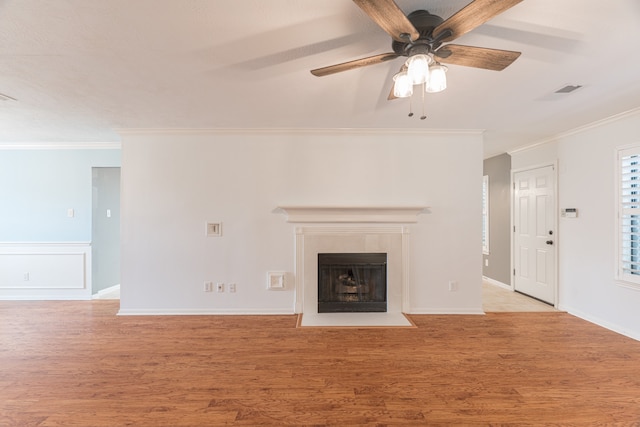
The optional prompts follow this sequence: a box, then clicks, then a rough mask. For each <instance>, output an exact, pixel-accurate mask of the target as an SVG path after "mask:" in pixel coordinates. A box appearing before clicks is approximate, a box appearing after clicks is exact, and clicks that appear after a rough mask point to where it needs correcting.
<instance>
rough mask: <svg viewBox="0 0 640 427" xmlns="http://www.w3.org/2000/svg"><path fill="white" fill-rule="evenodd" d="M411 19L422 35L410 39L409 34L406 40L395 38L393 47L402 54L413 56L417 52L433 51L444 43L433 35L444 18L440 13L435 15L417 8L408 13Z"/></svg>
mask: <svg viewBox="0 0 640 427" xmlns="http://www.w3.org/2000/svg"><path fill="white" fill-rule="evenodd" d="M407 18H408V19H409V21H410V22H411V23H412V24H413V26H414V27H415V28H416V30H418V33H419V34H420V36H419V37H418V39H417V40H413V41H411V40H409V37H408V35H407V41H406V42H400V41H397V40H394V41H393V42H392V43H391V48H392V49H393V51H394V52H395V53H397V54H398V55H400V56H411V55H414V54H417V53H425V54H427V53H431V52H433V51H435V50H436V49H437V48H438V47H439V46H440V45H441V44H442V43H441V42H440V41H438V39H436V38H434V37H433V30H434V28H436V27H437V26H438V25H440V24H442V23H443V22H444V20H443V19H442V18H441V17H439V16H438V15H433V14H431V13H429V12H428V11H426V10H416V11H414V12H411V13H410V14H409V15H407Z"/></svg>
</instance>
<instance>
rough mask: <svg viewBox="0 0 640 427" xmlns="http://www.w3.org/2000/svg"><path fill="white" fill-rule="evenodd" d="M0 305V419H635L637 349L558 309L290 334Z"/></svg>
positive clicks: (639, 369) (196, 319) (244, 320)
mask: <svg viewBox="0 0 640 427" xmlns="http://www.w3.org/2000/svg"><path fill="white" fill-rule="evenodd" d="M117 310H118V301H81V302H68V301H65V302H35V301H30V302H19V301H4V302H0V338H1V347H0V374H1V376H0V425H2V426H13V425H16V426H124V425H134V426H216V425H227V424H236V425H250V426H259V425H341V426H344V425H451V424H457V425H460V424H462V425H491V424H494V425H496V424H519V425H542V424H554V425H603V424H617V425H640V342H638V341H634V340H632V339H630V338H626V337H624V336H621V335H618V334H616V333H613V332H610V331H607V330H605V329H602V328H600V327H598V326H595V325H593V324H590V323H588V322H585V321H583V320H580V319H578V318H575V317H572V316H571V315H569V314H567V313H562V312H546V313H489V314H487V315H484V316H482V315H475V316H443V315H437V316H436V315H433V316H432V315H420V316H411V319H412V320H413V322H414V323H415V324H416V326H417V328H389V329H386V328H375V329H357V328H346V329H345V328H340V329H337V328H336V329H331V328H296V327H295V326H296V317H295V316H263V317H260V316H165V317H155V316H140V317H134V316H130V317H127V316H116V313H117Z"/></svg>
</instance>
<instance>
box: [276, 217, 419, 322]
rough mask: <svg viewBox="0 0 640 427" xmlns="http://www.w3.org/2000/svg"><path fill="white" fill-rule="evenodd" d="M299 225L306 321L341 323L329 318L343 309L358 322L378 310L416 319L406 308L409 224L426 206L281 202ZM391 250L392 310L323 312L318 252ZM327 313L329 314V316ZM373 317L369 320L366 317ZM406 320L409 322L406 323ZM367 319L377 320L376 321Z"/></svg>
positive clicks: (301, 303) (299, 309)
mask: <svg viewBox="0 0 640 427" xmlns="http://www.w3.org/2000/svg"><path fill="white" fill-rule="evenodd" d="M278 209H279V211H280V212H281V213H284V214H286V215H287V221H288V222H290V223H296V224H298V226H297V227H296V228H295V234H296V243H295V251H296V252H295V312H296V313H302V314H303V317H302V323H303V326H305V325H304V323H305V321H306V322H310V323H312V321H311V320H310V319H318V318H322V319H323V320H321V321H318V322H317V324H332V325H339V324H341V322H342V320H338V321H336V322H335V323H331V321H327V323H323V322H324V319H329V317H331V316H336V315H340V316H343V317H342V318H344V319H346V318H348V319H347V320H345V321H344V324H348V325H355V324H358V323H357V322H358V320H356V319H360V318H367V319H369V318H370V317H371V316H373V315H375V317H377V318H378V319H382V320H381V322H380V324H381V325H386V323H384V319H383V318H382V317H379V316H383V317H384V318H388V319H392V318H393V319H394V320H393V322H396V321H397V324H398V325H400V324H402V325H406V324H410V323H409V322H407V321H406V319H405V318H404V316H402V313H403V312H405V313H406V312H409V300H410V299H409V288H410V287H409V277H410V270H409V263H410V253H409V248H410V245H409V227H408V225H407V224H409V223H416V222H417V221H418V215H419V214H421V213H423V212H425V210H427V209H428V208H427V207H426V206H416V205H412V206H382V207H376V206H353V207H350V206H279V208H278ZM322 253H385V254H387V283H386V288H387V311H386V313H358V312H355V313H319V312H318V254H322ZM325 316H326V317H325ZM366 322H368V321H366ZM405 322H406V323H405ZM367 324H370V325H374V324H375V321H372V322H369V323H367Z"/></svg>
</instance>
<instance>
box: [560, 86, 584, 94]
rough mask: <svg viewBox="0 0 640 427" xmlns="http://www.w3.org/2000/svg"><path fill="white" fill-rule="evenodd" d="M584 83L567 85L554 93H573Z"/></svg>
mask: <svg viewBox="0 0 640 427" xmlns="http://www.w3.org/2000/svg"><path fill="white" fill-rule="evenodd" d="M581 87H582V85H565V86H563V87H561V88H560V89H558V90H556V91H555V92H554V93H571V92H574V91H576V90H578V89H580V88H581Z"/></svg>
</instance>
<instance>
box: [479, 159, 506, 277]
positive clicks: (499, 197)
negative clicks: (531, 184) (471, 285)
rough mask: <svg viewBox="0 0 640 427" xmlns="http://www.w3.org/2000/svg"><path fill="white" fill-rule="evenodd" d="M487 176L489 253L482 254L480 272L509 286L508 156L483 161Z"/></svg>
mask: <svg viewBox="0 0 640 427" xmlns="http://www.w3.org/2000/svg"><path fill="white" fill-rule="evenodd" d="M484 175H487V176H488V177H489V253H488V254H484V255H483V264H482V274H483V275H484V276H485V277H488V278H490V279H493V280H495V281H497V282H500V283H503V284H505V285H509V286H511V274H510V272H511V156H510V155H509V154H506V153H505V154H501V155H499V156H495V157H491V158H489V159H485V160H484Z"/></svg>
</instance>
